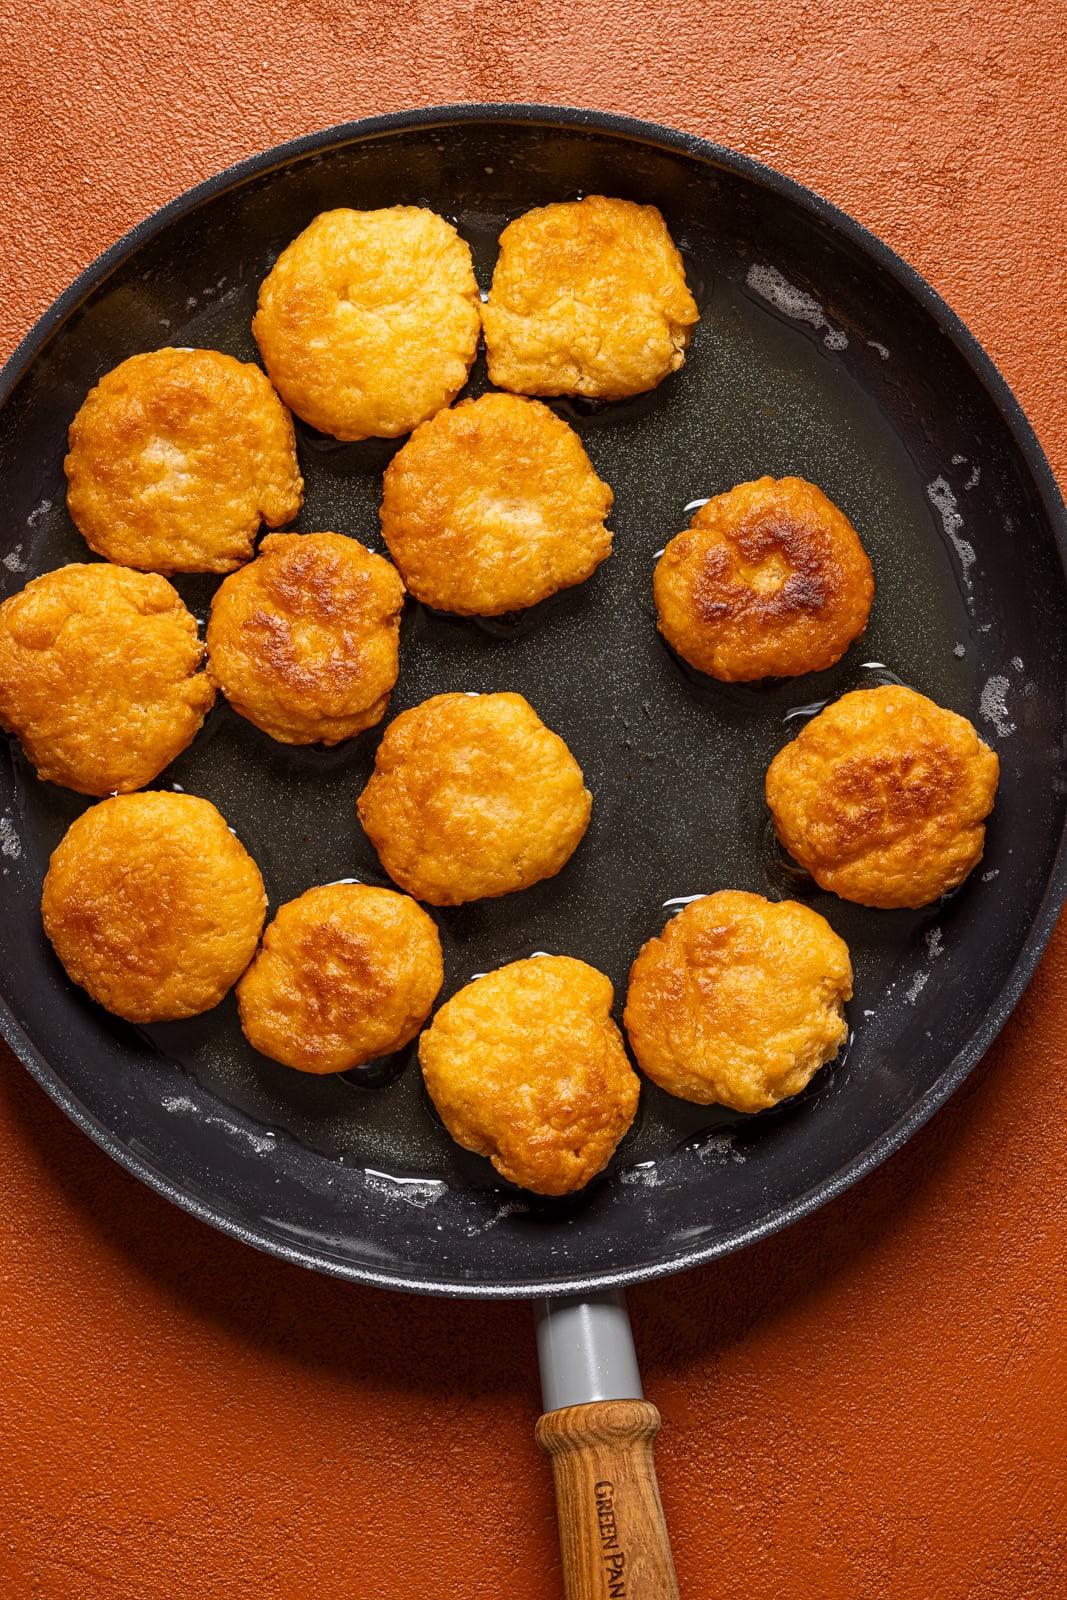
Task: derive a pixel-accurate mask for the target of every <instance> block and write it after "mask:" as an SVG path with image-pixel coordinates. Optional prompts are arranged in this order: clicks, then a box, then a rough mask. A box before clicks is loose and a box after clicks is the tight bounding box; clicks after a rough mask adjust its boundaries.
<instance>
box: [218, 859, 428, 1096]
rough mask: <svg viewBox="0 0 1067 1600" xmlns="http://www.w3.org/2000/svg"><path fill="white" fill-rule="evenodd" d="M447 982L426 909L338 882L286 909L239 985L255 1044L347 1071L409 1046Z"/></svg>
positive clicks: (293, 1060)
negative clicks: (438, 992)
mask: <svg viewBox="0 0 1067 1600" xmlns="http://www.w3.org/2000/svg"><path fill="white" fill-rule="evenodd" d="M443 979H444V968H443V966H442V963H441V940H440V938H439V937H438V933H437V928H436V926H435V925H434V922H433V920H432V918H431V917H429V916H428V915H427V914H426V912H425V911H423V909H422V907H421V906H417V905H416V904H415V902H414V900H411V899H409V898H408V896H407V895H403V894H395V893H394V892H393V890H391V889H373V888H370V887H369V886H368V885H366V884H362V883H331V884H326V885H324V886H323V887H322V888H318V889H308V890H307V891H306V893H304V894H302V895H301V896H300V897H299V899H297V900H290V901H289V902H288V903H287V904H286V905H284V906H280V907H279V909H278V912H277V914H276V916H275V918H274V921H273V922H272V923H271V924H270V926H269V927H268V928H267V930H266V932H265V933H264V935H263V944H262V946H261V948H260V951H259V954H258V955H257V956H256V958H255V960H254V961H253V962H252V965H251V966H250V967H249V968H248V971H247V972H246V973H245V975H244V977H243V978H242V979H241V981H240V983H239V984H238V985H237V1003H238V1006H239V1007H240V1012H241V1027H242V1028H243V1029H244V1032H245V1036H246V1038H247V1039H248V1042H249V1043H250V1044H252V1045H254V1046H255V1048H256V1049H257V1050H259V1051H261V1052H262V1054H263V1055H265V1056H271V1057H272V1058H273V1059H274V1060H275V1061H281V1062H282V1063H283V1064H284V1065H285V1066H287V1067H296V1068H298V1069H299V1070H300V1071H301V1072H346V1071H348V1070H349V1069H350V1068H351V1067H360V1066H363V1065H365V1064H366V1062H368V1061H373V1060H374V1059H375V1057H377V1056H384V1055H389V1054H390V1053H391V1052H392V1051H394V1050H399V1049H401V1048H402V1046H403V1045H405V1044H407V1043H409V1041H410V1040H412V1039H413V1038H414V1037H415V1035H416V1034H417V1033H418V1031H419V1029H420V1028H421V1027H422V1024H423V1023H424V1022H425V1021H426V1018H427V1017H428V1016H429V1013H430V1008H431V1006H432V1005H433V1003H434V1001H435V999H436V998H437V991H438V990H439V989H440V987H441V983H442V981H443Z"/></svg>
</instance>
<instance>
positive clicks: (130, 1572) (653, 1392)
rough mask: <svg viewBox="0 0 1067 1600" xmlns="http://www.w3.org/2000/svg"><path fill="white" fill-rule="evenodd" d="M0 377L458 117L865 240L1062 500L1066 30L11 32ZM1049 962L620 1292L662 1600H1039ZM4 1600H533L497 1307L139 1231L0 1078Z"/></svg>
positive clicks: (182, 10)
mask: <svg viewBox="0 0 1067 1600" xmlns="http://www.w3.org/2000/svg"><path fill="white" fill-rule="evenodd" d="M3 17H4V26H3V28H2V29H0V103H2V105H3V116H2V117H0V157H2V158H0V240H2V242H0V272H2V274H3V293H2V295H0V347H2V353H3V354H6V353H7V352H8V351H9V350H10V349H11V348H12V347H13V346H14V344H15V343H16V342H17V340H18V339H19V338H20V337H21V335H22V334H23V333H24V332H25V331H26V330H27V329H28V327H29V326H30V324H31V323H32V321H33V320H34V318H35V317H36V316H37V315H38V314H39V313H40V312H41V311H43V310H44V309H45V307H46V306H47V305H48V303H49V302H50V301H51V300H52V298H53V297H54V296H55V295H56V294H57V293H58V292H59V291H60V290H61V289H62V288H63V287H64V285H65V284H66V283H67V282H68V281H69V279H70V278H71V277H72V276H73V275H74V274H75V273H76V272H77V271H78V270H79V269H80V268H81V267H83V266H84V265H86V264H87V263H88V262H89V261H90V260H91V259H92V258H93V257H94V256H95V255H96V254H97V253H98V252H99V251H100V250H102V249H103V248H104V247H105V246H106V245H108V244H109V243H111V242H112V240H114V239H115V238H116V237H117V236H118V235H119V234H121V233H122V232H123V231H124V230H125V229H126V228H128V227H129V226H130V225H131V224H133V223H134V222H136V221H137V220H138V219H140V218H141V217H143V216H144V215H145V214H146V213H148V212H150V211H152V210H153V209H154V208H155V207H157V206H158V205H160V204H161V203H162V202H164V201H165V200H167V199H169V198H171V197H172V196H173V195H175V194H177V193H178V192H180V191H181V190H182V189H184V188H186V187H187V186H188V185H189V184H191V183H193V182H195V181H196V180H198V179H200V178H202V177H205V176H207V175H208V174H210V173H211V172H213V171H214V170H216V169H217V168H218V167H220V166H223V165H224V164H227V163H229V162H230V161H233V160H235V159H237V158H239V157H242V156H245V155H248V154H250V153H252V152H254V151H256V150H258V149H260V148H262V147H264V146H266V145H269V144H273V143H275V142H277V141H278V140H281V139H284V138H287V137H290V136H292V135H294V134H298V133H303V132H305V131H308V130H312V129H315V128H319V127H323V126H326V125H328V124H330V123H333V122H339V121H343V120H346V119H349V118H354V117H358V116H361V115H364V114H368V113H372V112H378V111H385V110H393V109H398V108H401V107H404V106H410V105H419V104H430V103H434V102H441V101H448V100H463V99H467V100H475V99H506V100H516V99H545V100H551V101H557V102H568V103H571V104H585V105H592V106H599V107H605V108H608V109H616V110H623V111H628V112H632V113H635V114H638V115H644V116H649V117H653V118H657V119H660V120H662V121H665V122H669V123H673V124H675V125H676V126H679V127H682V128H686V129H690V130H692V131H694V132H697V133H701V134H706V135H708V136H710V137H712V138H714V139H717V140H719V141H721V142H722V143H725V144H727V145H731V146H733V147H734V148H736V149H738V150H742V151H746V152H748V153H749V154H751V155H754V156H757V157H759V158H762V159H764V160H766V161H768V162H770V163H771V164H772V165H774V166H776V167H778V168H780V169H781V170H783V171H785V172H787V173H790V174H791V175H792V176H794V177H796V178H798V179H800V180H801V181H802V182H804V183H807V184H809V185H811V186H812V187H813V188H815V189H817V190H819V191H821V192H822V193H823V194H825V195H827V196H828V197H829V198H830V199H832V200H834V201H835V202H837V204H838V205H840V206H843V207H844V208H845V209H846V210H848V211H850V212H851V213H852V214H853V215H855V216H857V217H858V218H860V220H861V221H863V222H864V223H866V224H867V226H868V227H870V228H872V229H873V230H874V231H875V232H876V233H878V234H880V235H881V236H882V237H883V238H885V239H886V240H887V241H888V242H889V243H890V244H891V245H893V246H894V247H895V248H896V249H897V250H898V251H899V252H900V253H901V254H902V255H903V256H904V257H905V258H906V259H908V260H909V261H910V262H912V263H913V264H914V265H915V266H916V267H918V268H919V270H920V271H921V272H922V273H924V274H925V276H926V277H927V278H928V279H929V280H930V281H931V282H932V283H933V284H934V285H935V286H936V287H937V288H938V289H939V290H940V291H941V293H942V294H943V295H944V296H945V297H946V298H947V299H948V301H949V302H950V304H951V305H953V306H954V307H955V309H956V310H957V311H958V312H959V313H960V314H961V315H962V316H963V318H964V319H965V321H967V322H968V323H969V325H970V326H971V328H972V329H973V330H974V332H975V333H976V334H977V335H978V337H979V338H980V339H981V340H982V341H983V342H984V344H985V345H986V347H987V348H988V349H989V351H990V352H991V353H992V355H993V357H994V359H995V360H996V361H997V362H998V364H999V366H1000V368H1001V370H1002V371H1003V372H1004V373H1005V375H1006V376H1007V378H1008V380H1009V382H1010V383H1011V384H1012V386H1013V387H1014V389H1015V391H1016V393H1017V394H1018V396H1019V397H1020V399H1021V401H1022V403H1023V405H1024V406H1025V407H1026V409H1027V411H1028V412H1029V414H1030V417H1031V419H1032V421H1033V422H1034V424H1035V426H1036V428H1037V431H1038V433H1039V435H1040V436H1041V438H1042V441H1043V443H1044V445H1045V448H1046V450H1047V451H1048V453H1049V456H1050V458H1051V461H1052V464H1053V467H1054V469H1055V470H1056V471H1057V473H1058V475H1059V477H1060V480H1061V482H1063V481H1065V480H1067V398H1065V396H1067V385H1065V383H1064V367H1063V343H1064V333H1065V314H1064V306H1065V304H1067V184H1065V183H1064V181H1063V171H1062V163H1063V151H1064V149H1065V147H1067V100H1065V99H1064V96H1063V94H1062V80H1063V70H1064V65H1065V63H1064V54H1065V52H1064V45H1063V34H1064V31H1065V20H1067V19H1065V16H1064V12H1063V9H1062V7H1061V6H1059V5H1054V4H1039V5H1033V4H1029V3H1023V0H988V3H987V4H986V5H985V6H983V7H981V8H977V7H966V8H963V7H959V6H958V5H957V4H955V3H953V4H947V3H945V0H924V3H922V4H919V3H915V0H868V3H864V4H858V3H856V0H826V3H824V4H822V5H813V4H808V3H799V4H797V3H786V4H781V5H776V6H769V5H758V4H753V3H751V0H727V3H725V4H720V5H716V6H714V7H713V6H710V5H708V4H707V3H706V0H671V3H669V4H668V3H667V0H568V3H567V4H566V5H563V4H558V5H557V4H549V3H547V0H426V3H425V4H423V5H419V6H414V5H408V4H397V3H395V0H378V3H366V0H345V3H344V4H342V3H341V0H292V3H290V4H288V5H285V6H279V5H273V6H268V5H266V4H264V3H263V0H243V3H242V4H237V3H236V0H217V3H216V4H213V5H211V6H202V5H194V4H193V3H191V0H153V3H151V4H150V3H149V0H110V3H105V0H79V3H78V4H74V3H73V0H23V3H22V4H20V5H19V6H17V7H16V6H14V5H9V6H6V7H5V8H4V12H3ZM1065 1081H1067V927H1061V930H1060V932H1059V933H1058V935H1057V936H1056V937H1055V938H1054V940H1053V943H1052V946H1051V948H1050V951H1049V953H1048V955H1047V957H1046V959H1045V961H1044V962H1043V964H1042V966H1041V968H1040V970H1039V972H1038V974H1037V976H1036V978H1035V979H1034V981H1033V983H1032V984H1031V986H1030V989H1029V991H1028V993H1027V994H1026V996H1025V998H1024V1000H1023V1002H1022V1004H1021V1005H1020V1007H1019V1009H1018V1012H1017V1013H1016V1016H1015V1017H1014V1019H1013V1020H1012V1022H1011V1023H1010V1025H1009V1026H1008V1028H1007V1029H1006V1031H1005V1033H1004V1034H1003V1036H1002V1037H1001V1039H1000V1041H999V1042H998V1044H997V1045H996V1046H995V1048H994V1049H993V1050H992V1051H991V1053H990V1055H989V1057H988V1058H987V1060H986V1062H985V1063H984V1064H983V1065H982V1066H981V1067H980V1068H979V1069H978V1071H977V1072H976V1073H975V1074H974V1075H973V1077H972V1078H971V1080H970V1081H969V1082H968V1084H967V1085H966V1086H965V1088H964V1089H963V1090H962V1091H961V1093H959V1094H958V1095H957V1096H956V1098H955V1100H954V1101H953V1102H952V1103H951V1104H950V1105H949V1106H948V1108H947V1109H946V1110H944V1111H943V1112H941V1114H940V1115H939V1116H938V1117H937V1118H936V1119H935V1121H934V1122H933V1123H932V1124H931V1125H929V1126H928V1127H927V1128H926V1129H925V1130H924V1131H923V1132H922V1133H921V1134H920V1135H919V1136H918V1137H917V1138H916V1139H915V1140H914V1141H913V1142H912V1144H911V1145H910V1146H908V1147H907V1148H906V1149H905V1150H904V1151H903V1152H902V1153H900V1154H899V1155H898V1156H897V1157H895V1158H894V1159H893V1160H892V1161H891V1162H889V1163H888V1165H887V1166H885V1167H883V1168H882V1169H881V1170H880V1171H878V1172H877V1173H876V1174H875V1175H874V1176H872V1177H871V1178H869V1179H868V1180H867V1181H866V1182H865V1183H863V1184H861V1185H860V1186H859V1187H858V1188H856V1189H855V1190H853V1191H851V1192H850V1193H849V1194H848V1195H847V1196H846V1197H845V1198H844V1199H842V1200H840V1201H838V1202H837V1203H836V1204H834V1205H832V1206H830V1207H829V1208H827V1209H826V1210H824V1211H823V1212H821V1213H819V1214H818V1215H816V1216H814V1217H812V1218H810V1219H808V1220H807V1221H806V1222H804V1223H803V1224H801V1225H800V1226H798V1227H796V1228H794V1229H793V1230H792V1231H790V1232H788V1233H786V1234H784V1235H781V1236H779V1237H778V1238H776V1239H774V1240H772V1241H770V1242H769V1243H767V1244H765V1245H763V1246H760V1247H758V1248H756V1249H754V1250H752V1251H749V1252H747V1253H745V1254H743V1255H740V1256H737V1257H734V1258H732V1259H730V1260H728V1261H725V1262H723V1263H721V1264H720V1265H717V1266H715V1267H713V1268H709V1269H707V1270H704V1271H700V1272H696V1273H692V1274H689V1275H688V1276H685V1277H682V1278H679V1279H676V1280H673V1281H671V1282H669V1283H667V1284H660V1285H652V1286H648V1287H646V1288H643V1289H641V1290H639V1291H636V1292H635V1293H634V1294H633V1295H632V1307H633V1312H634V1321H635V1327H636V1333H637V1338H638V1344H639V1350H640V1355H641V1358H642V1363H643V1368H644V1373H645V1379H646V1387H647V1391H648V1394H649V1396H650V1398H652V1399H653V1400H654V1401H655V1402H656V1403H657V1405H658V1406H659V1407H660V1409H661V1411H662V1413H663V1417H664V1430H663V1433H662V1435H661V1440H660V1444H659V1448H658V1463H659V1473H660V1481H661V1487H662V1492H663V1500H664V1504H665V1506H666V1510H667V1516H668V1519H669V1522H670V1526H671V1529H672V1535H673V1542H674V1549H675V1554H676V1559H677V1566H678V1572H679V1577H680V1580H681V1586H682V1592H683V1594H684V1595H685V1596H687V1597H688V1600H712V1597H714V1600H733V1597H738V1600H741V1597H744V1600H912V1597H914V1600H1030V1597H1035V1600H1036V1597H1040V1600H1059V1597H1062V1596H1063V1595H1064V1594H1067V1403H1065V1402H1067V1393H1065V1390H1067V1336H1065V1333H1064V1328H1065V1325H1067V1272H1065V1270H1064V1268H1065V1257H1067V1249H1065V1246H1067V1199H1065V1180H1064V1172H1065V1166H1067V1161H1065V1156H1067V1094H1065ZM0 1228H2V1233H3V1240H2V1256H0V1483H2V1493H0V1597H2V1600H30V1597H33V1600H179V1597H180V1600H253V1597H254V1600H298V1597H299V1600H332V1597H334V1596H338V1597H340V1596H351V1597H353V1600H379V1597H381V1600H416V1597H418V1600H427V1597H448V1600H467V1597H470V1600H475V1597H477V1600H497V1597H500V1600H503V1597H505V1596H507V1597H511V1596H517V1595H531V1596H536V1597H537V1600H556V1597H558V1596H559V1594H560V1580H559V1566H558V1557H557V1554H556V1542H555V1541H556V1536H555V1525H554V1513H553V1505H552V1499H551V1490H550V1480H549V1472H548V1468H547V1465H546V1463H545V1462H544V1461H543V1459H542V1458H541V1457H540V1456H539V1455H538V1453H537V1451H536V1449H535V1446H534V1443H533V1438H532V1426H533V1421H534V1419H535V1416H536V1413H537V1409H538V1396H537V1381H536V1372H535V1358H534V1346H533V1335H532V1328H531V1323H530V1315H529V1311H528V1309H527V1308H526V1307H525V1306H523V1305H488V1306H486V1305H457V1304H452V1303H449V1302H442V1301H430V1300H425V1301H420V1300H418V1299H413V1298H406V1297H402V1296H395V1295H388V1294H385V1293H380V1292H376V1291H372V1290H368V1289H360V1288H354V1287H348V1286H345V1285H343V1284H337V1283H333V1282H329V1281H326V1280H323V1279H318V1278H315V1277H313V1276H311V1275H310V1274H302V1273H301V1272H299V1271H298V1270H297V1269H296V1268H291V1267H287V1266H283V1265H281V1264H280V1263H278V1262H275V1261H273V1260H270V1259H267V1258H265V1257H261V1256H258V1255H256V1254H254V1253H252V1252H251V1251H245V1250H243V1249H242V1248H241V1247H240V1246H239V1245H238V1244H236V1243H233V1242H231V1241H230V1240H228V1239H224V1238H222V1237H221V1236H219V1235H216V1234H214V1233H213V1232H211V1231H210V1230H208V1229H207V1228H205V1227H202V1226H201V1225H199V1224H197V1223H196V1222H194V1221H192V1220H191V1219H190V1218H188V1217H186V1216H185V1215H183V1214H180V1213H178V1212H177V1211H175V1210H172V1209H171V1208H169V1207H168V1206H167V1205H166V1204H165V1203H164V1202H163V1201H161V1200H159V1199H157V1198H156V1197H155V1196H154V1195H152V1194H150V1193H149V1192H147V1191H146V1190H142V1189H141V1188H140V1187H139V1186H138V1184H137V1183H136V1182H135V1181H134V1180H133V1179H132V1178H129V1177H127V1176H126V1175H125V1174H124V1173H123V1172H121V1171H120V1170H119V1169H118V1168H117V1167H115V1166H113V1165H112V1163H111V1162H109V1161H108V1159H107V1158H106V1157H105V1156H104V1155H102V1154H101V1153H100V1152H99V1151H98V1150H96V1149H95V1147H93V1146H91V1145H90V1144H89V1143H88V1142H87V1141H85V1140H83V1139H82V1138H81V1136H80V1135H79V1134H77V1133H76V1132H75V1130H74V1129H73V1128H72V1127H71V1126H69V1125H68V1124H67V1123H66V1121H65V1120H64V1118H63V1117H62V1116H61V1115H60V1114H59V1113H58V1112H57V1111H56V1110H55V1109H54V1108H53V1106H52V1105H51V1104H50V1102H48V1101H47V1100H46V1099H45V1097H44V1095H43V1094H42V1093H41V1092H40V1091H39V1090H38V1089H37V1088H36V1087H35V1086H34V1085H33V1084H32V1083H31V1081H30V1080H29V1078H28V1077H27V1076H26V1075H25V1074H24V1073H23V1072H22V1070H21V1069H20V1068H19V1067H18V1066H17V1065H16V1064H15V1062H14V1061H13V1060H12V1059H11V1058H10V1056H8V1055H6V1054H3V1055H0Z"/></svg>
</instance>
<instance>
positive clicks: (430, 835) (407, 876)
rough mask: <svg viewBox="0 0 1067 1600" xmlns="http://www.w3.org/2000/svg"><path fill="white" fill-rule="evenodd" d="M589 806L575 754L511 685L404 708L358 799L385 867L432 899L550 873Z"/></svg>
mask: <svg viewBox="0 0 1067 1600" xmlns="http://www.w3.org/2000/svg"><path fill="white" fill-rule="evenodd" d="M591 809H592V797H591V795H590V793H589V791H588V789H587V788H586V787H585V783H584V781H583V779H582V772H581V768H580V767H579V765H578V763H577V761H575V759H574V757H573V756H572V755H571V753H570V751H569V750H568V749H567V746H566V745H565V744H564V742H563V740H562V739H561V738H560V737H559V735H558V734H555V733H553V732H551V730H550V729H548V728H546V727H545V725H544V723H543V722H542V721H541V719H540V717H539V716H538V715H537V713H536V711H535V710H534V709H533V707H532V706H531V705H530V704H529V703H528V702H527V701H526V700H524V699H523V697H522V695H519V694H470V695H468V694H439V695H435V696H434V697H433V699H431V700H425V701H423V703H422V705H419V706H415V707H413V709H412V710H410V711H405V712H402V713H401V715H400V716H399V717H397V718H396V720H395V721H393V722H391V723H390V724H389V726H388V728H386V730H385V735H384V737H383V739H382V742H381V744H380V745H379V746H378V753H377V756H376V758H375V763H374V774H373V776H372V777H371V780H370V782H369V783H368V784H367V787H366V788H365V789H364V791H363V793H362V794H361V795H360V797H359V820H360V821H361V822H362V824H363V827H364V829H365V830H366V832H367V834H368V836H369V838H370V839H371V841H372V843H373V845H374V847H375V849H376V850H377V852H378V854H379V856H380V857H381V862H382V866H383V867H384V868H385V870H386V872H388V874H389V876H390V877H391V878H392V879H393V880H394V882H396V883H398V884H399V885H400V887H401V888H402V889H406V890H407V892H408V893H409V894H413V895H414V896H415V898H416V899H418V900H428V901H429V902H430V904H431V905H435V906H456V905H462V904H463V902H464V901H467V900H479V899H481V898H483V897H484V896H492V895H501V894H511V893H512V891H513V890H516V889H526V888H528V887H529V886H530V884H533V883H537V882H538V881H539V880H540V879H542V878H551V877H552V876H553V875H554V874H555V873H557V872H559V870H560V868H561V867H563V866H564V865H565V863H566V862H567V861H568V860H569V859H570V857H571V855H572V854H573V852H574V851H575V849H576V848H577V846H578V843H579V841H580V840H581V838H582V835H583V834H584V833H585V830H586V828H587V827H588V825H589V816H590V811H591Z"/></svg>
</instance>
